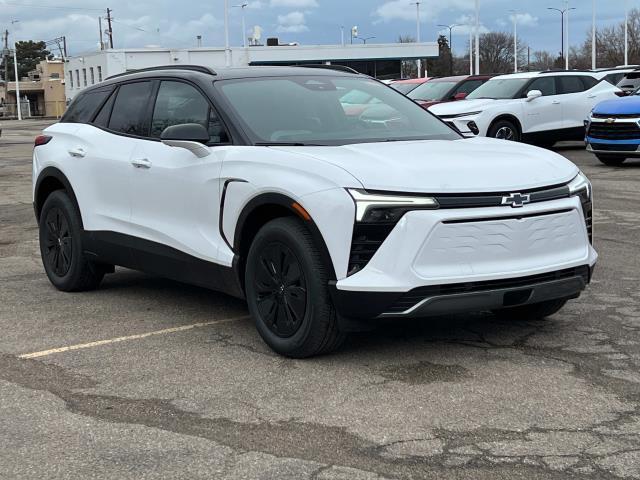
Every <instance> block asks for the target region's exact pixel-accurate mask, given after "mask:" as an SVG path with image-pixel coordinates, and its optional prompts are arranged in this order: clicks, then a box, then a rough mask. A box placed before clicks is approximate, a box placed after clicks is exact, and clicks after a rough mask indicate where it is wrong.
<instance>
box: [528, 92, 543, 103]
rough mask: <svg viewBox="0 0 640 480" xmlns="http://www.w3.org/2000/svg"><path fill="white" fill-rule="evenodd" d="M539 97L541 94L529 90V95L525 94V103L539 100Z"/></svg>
mask: <svg viewBox="0 0 640 480" xmlns="http://www.w3.org/2000/svg"><path fill="white" fill-rule="evenodd" d="M541 96H542V92H541V91H540V90H530V91H529V93H527V102H531V101H532V100H535V99H536V98H540V97H541Z"/></svg>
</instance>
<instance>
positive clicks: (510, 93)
mask: <svg viewBox="0 0 640 480" xmlns="http://www.w3.org/2000/svg"><path fill="white" fill-rule="evenodd" d="M529 80H530V79H529V78H502V79H501V78H496V79H493V80H489V81H488V82H486V83H484V84H482V85H480V86H479V87H478V88H477V89H476V90H474V91H473V92H471V93H470V94H469V95H468V96H467V99H469V100H472V99H474V98H476V99H477V98H494V99H496V100H498V99H506V98H515V97H516V95H518V93H520V90H522V87H524V86H525V85H526V84H527V83H528V82H529Z"/></svg>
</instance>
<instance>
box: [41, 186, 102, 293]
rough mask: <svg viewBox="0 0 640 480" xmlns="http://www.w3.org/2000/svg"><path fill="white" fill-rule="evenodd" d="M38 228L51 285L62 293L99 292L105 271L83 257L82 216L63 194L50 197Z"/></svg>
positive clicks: (42, 253) (43, 261)
mask: <svg viewBox="0 0 640 480" xmlns="http://www.w3.org/2000/svg"><path fill="white" fill-rule="evenodd" d="M38 226H39V230H40V232H39V237H40V255H41V257H42V264H43V265H44V269H45V272H46V273H47V277H49V280H50V281H51V283H52V284H53V285H54V286H55V287H56V288H57V289H58V290H62V291H63V292H80V291H85V290H93V289H95V288H97V287H98V286H99V285H100V282H101V281H102V278H103V277H104V275H105V271H106V270H105V268H104V267H103V266H101V265H98V264H95V263H93V262H90V261H89V260H87V258H86V257H85V255H84V254H83V249H82V223H81V219H80V212H79V211H78V209H77V208H76V206H75V205H74V203H73V202H72V201H71V199H70V198H69V196H68V195H67V194H66V193H65V192H64V191H63V190H56V191H55V192H53V193H52V194H51V195H49V196H48V197H47V199H46V201H45V202H44V205H43V206H42V211H41V213H40V221H39V225H38Z"/></svg>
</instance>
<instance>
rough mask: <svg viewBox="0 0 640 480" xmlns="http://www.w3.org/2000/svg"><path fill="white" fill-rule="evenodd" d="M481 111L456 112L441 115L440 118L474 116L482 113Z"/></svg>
mask: <svg viewBox="0 0 640 480" xmlns="http://www.w3.org/2000/svg"><path fill="white" fill-rule="evenodd" d="M481 113H482V110H480V111H478V112H466V113H456V114H455V115H440V118H442V119H444V120H450V119H452V118H463V117H474V116H476V115H480V114H481Z"/></svg>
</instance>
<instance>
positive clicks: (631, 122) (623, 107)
mask: <svg viewBox="0 0 640 480" xmlns="http://www.w3.org/2000/svg"><path fill="white" fill-rule="evenodd" d="M639 92H640V90H637V91H636V92H635V93H633V94H632V95H631V96H628V97H623V98H619V99H615V100H607V101H606V102H602V103H599V104H597V105H596V106H595V108H594V109H593V110H592V111H591V116H590V118H589V120H588V122H586V135H587V136H586V142H587V150H588V151H590V152H592V153H594V154H595V155H596V157H598V160H600V161H601V162H602V163H604V164H605V165H612V166H615V165H621V164H622V163H623V162H624V161H625V160H626V159H627V158H632V157H640V93H639Z"/></svg>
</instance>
